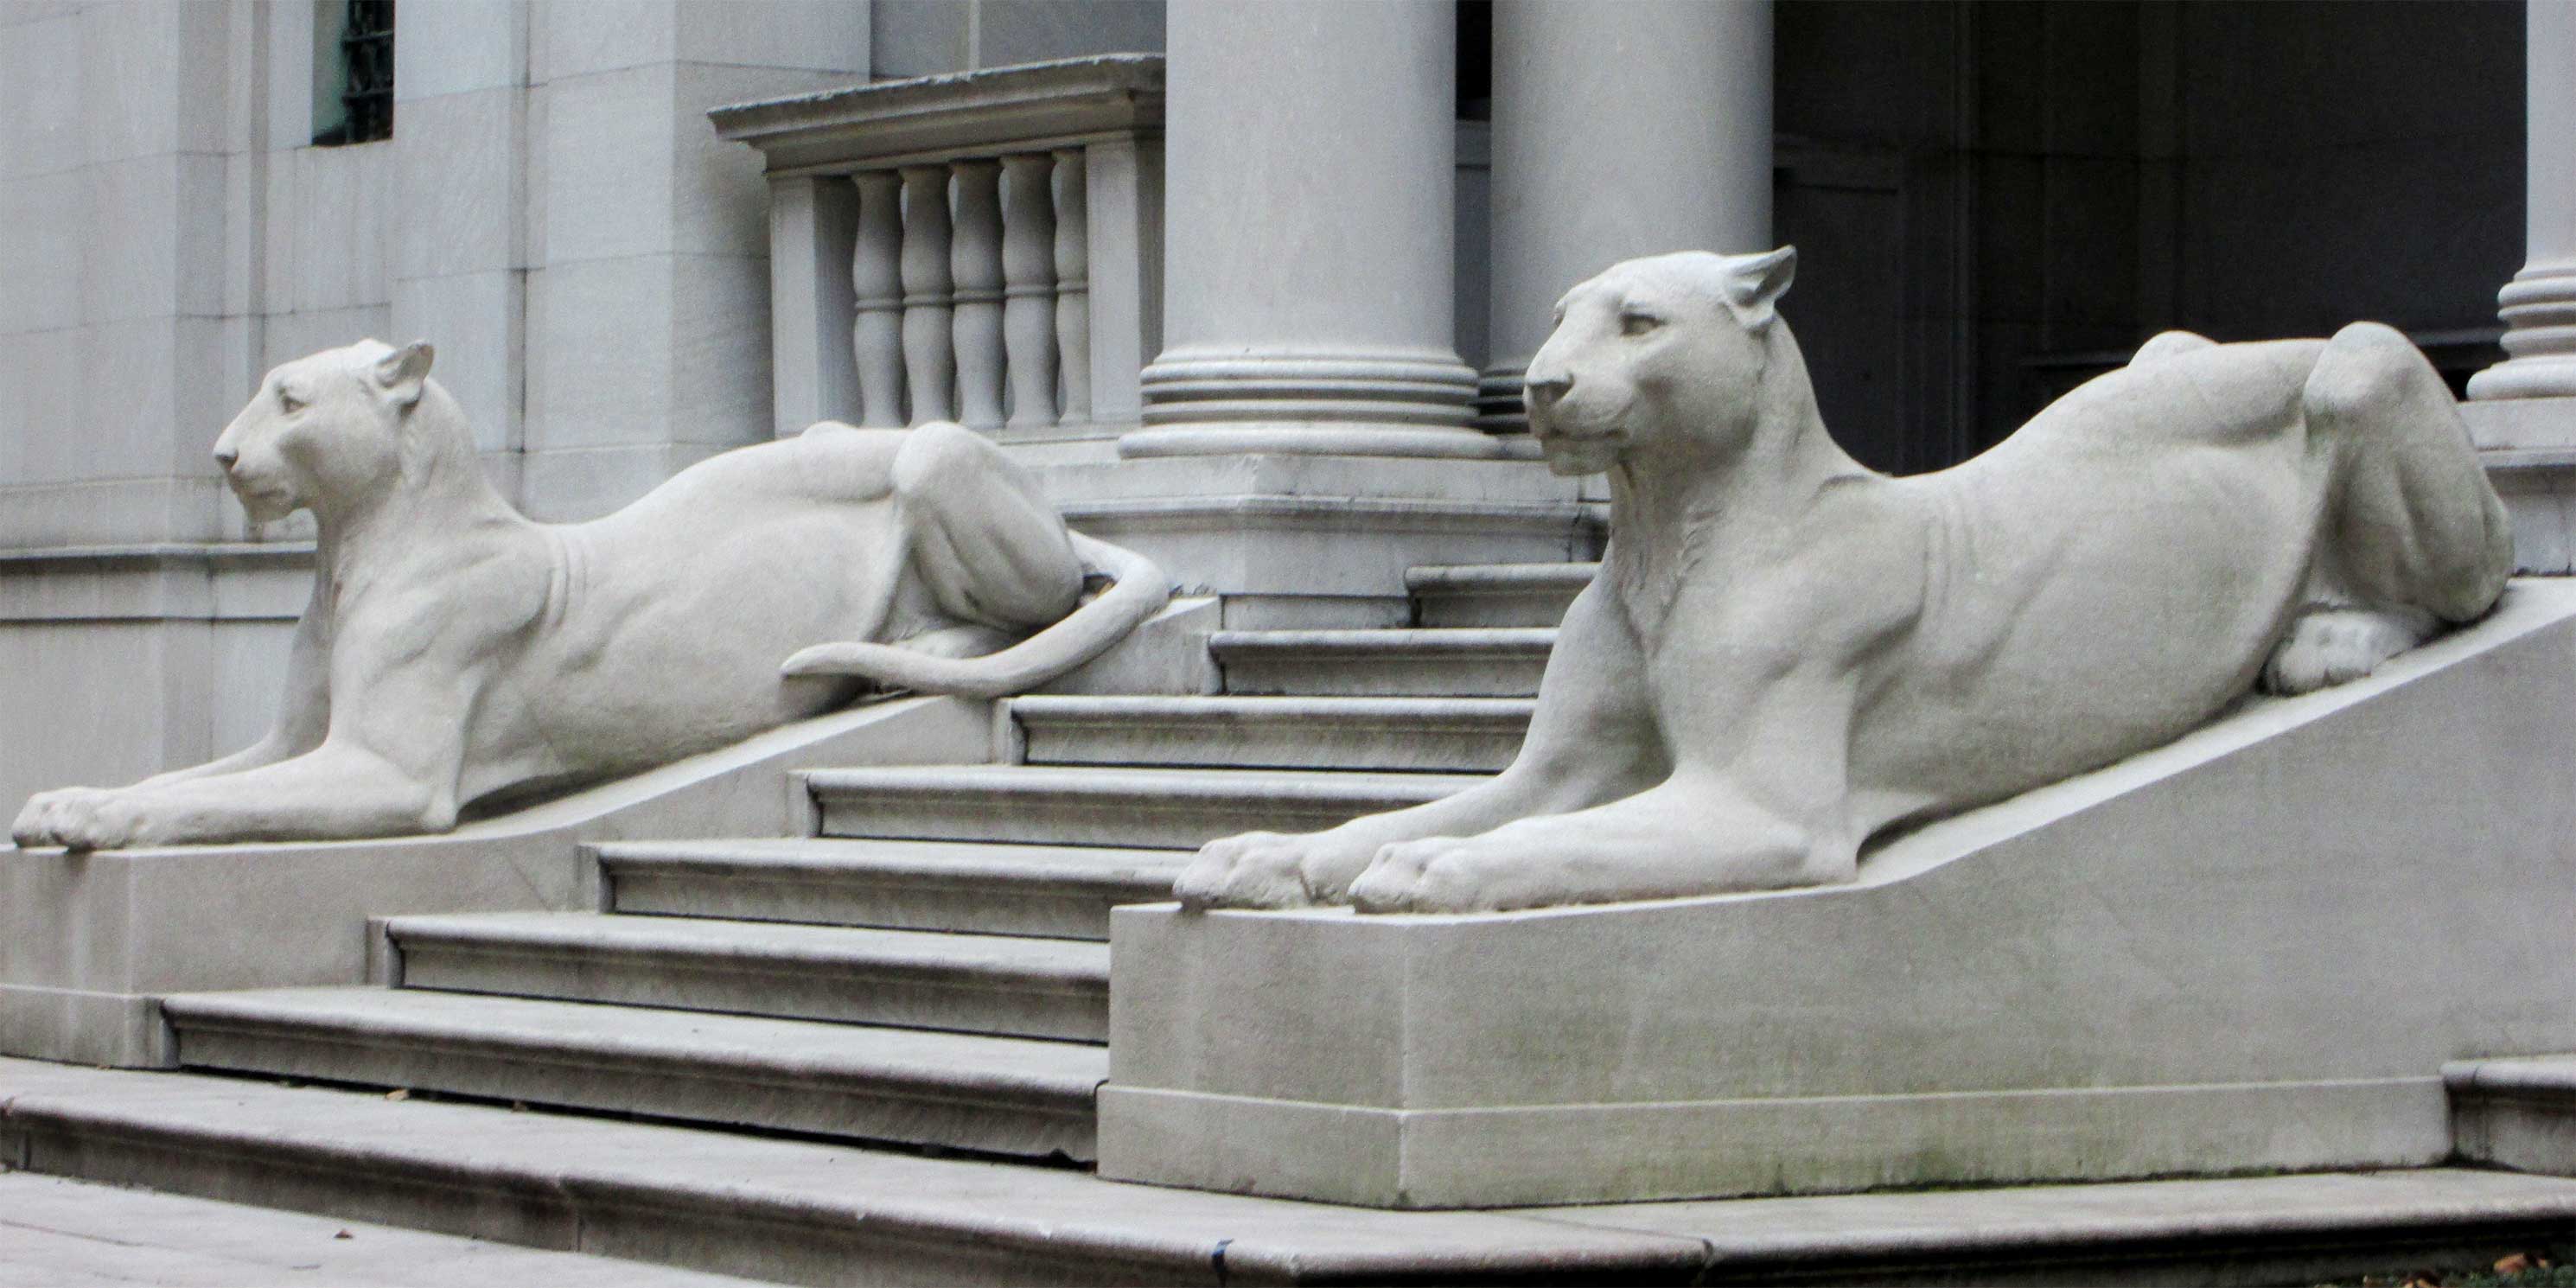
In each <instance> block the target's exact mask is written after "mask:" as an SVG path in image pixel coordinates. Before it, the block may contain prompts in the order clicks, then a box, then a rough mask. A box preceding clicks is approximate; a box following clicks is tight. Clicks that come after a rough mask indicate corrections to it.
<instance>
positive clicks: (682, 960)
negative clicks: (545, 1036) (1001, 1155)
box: [386, 912, 1109, 1042]
mask: <svg viewBox="0 0 2576 1288" xmlns="http://www.w3.org/2000/svg"><path fill="white" fill-rule="evenodd" d="M386 933H387V934H388V935H389V936H390V937H391V939H392V940H393V943H394V946H395V947H396V949H398V950H399V951H400V953H401V955H402V976H401V982H402V983H403V984H404V985H406V986H408V987H412V988H436V989H446V990H449V991H453V992H466V993H494V994H502V995H506V996H512V997H535V998H559V999H567V1000H572V1001H581V1002H616V1003H622V1004H626V1005H633V1006H664V1007H672V1008H676V1009H680V1010H690V1011H725V1012H732V1013H735V1014H740V1015H770V1016H778V1017H782V1018H786V1019H805V1020H840V1021H846V1022H851V1023H858V1024H900V1025H905V1026H908V1027H912V1028H924V1029H949V1030H954V1031H957V1032H965V1033H990V1034H998V1035H1004V1036H1011V1037H1032V1038H1069V1039H1073V1040H1075V1041H1081V1042H1105V1041H1107V1040H1108V1026H1109V946H1108V945H1107V944H1096V943H1082V942H1077V941H1073V940H1064V939H1024V938H1015V937H1011V936H1006V935H949V934H936V933H931V932H926V931H918V930H868V929H859V928H855V927H847V926H799V925H789V924H785V923H781V922H774V921H722V920H716V919H713V918H701V917H638V916H628V915H624V914H615V913H595V912H496V913H477V914H470V915H464V916H441V917H396V918H393V919H392V920H390V921H388V922H387V923H386Z"/></svg>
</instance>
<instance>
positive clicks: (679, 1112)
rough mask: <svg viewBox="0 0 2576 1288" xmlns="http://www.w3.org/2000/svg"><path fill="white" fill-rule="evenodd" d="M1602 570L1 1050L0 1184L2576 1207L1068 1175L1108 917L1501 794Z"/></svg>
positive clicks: (2477, 1138) (718, 1205)
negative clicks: (1287, 842) (362, 960)
mask: <svg viewBox="0 0 2576 1288" xmlns="http://www.w3.org/2000/svg"><path fill="white" fill-rule="evenodd" d="M1591 571H1592V570H1591V568H1590V567H1588V566H1581V565H1569V566H1547V567H1523V566H1507V567H1487V568H1438V569H1423V570H1418V571H1417V572H1415V573H1414V574H1413V575H1412V576H1411V577H1410V578H1409V579H1408V589H1409V591H1410V593H1411V596H1412V602H1413V605H1414V609H1413V616H1414V625H1413V626H1411V627H1408V628H1400V629H1386V630H1332V631H1242V632H1233V631H1229V632H1219V633H1217V634H1215V635H1213V636H1212V637H1211V638H1210V640H1209V647H1210V649H1211V650H1212V653H1213V656H1214V657H1215V659H1216V660H1217V661H1218V662H1219V663H1220V665H1221V666H1222V668H1223V676H1224V684H1223V686H1222V687H1223V689H1224V691H1223V692H1221V693H1216V694H1210V695H1205V696H1189V697H1173V696H1105V697H1095V696H1042V697H1028V698H1021V699H1017V700H1015V701H1012V702H1010V703H1008V704H1006V705H1005V706H1004V708H1003V718H1002V719H1001V721H1000V722H999V733H1000V738H1001V742H1002V745H1003V747H1004V748H1005V749H1006V751H1007V752H1008V754H1007V755H1005V756H1004V757H1003V760H1004V762H1005V763H1000V764H993V765H973V766H948V767H921V768H876V769H833V770H817V771H813V772H810V773H808V774H806V775H804V776H803V785H804V787H805V789H806V792H807V794H808V796H809V797H810V799H811V801H812V810H811V819H812V826H811V827H810V828H809V829H808V831H809V832H810V833H811V834H810V835H804V836H792V837H758V838H741V839H712V840H695V841H653V842H621V843H614V844H599V845H595V846H591V847H588V849H587V850H586V856H587V858H588V859H589V861H591V862H593V863H595V864H596V865H597V869H598V874H599V878H600V879H599V882H598V884H599V888H600V890H601V906H600V908H599V910H598V911H591V912H564V913H508V914H491V915H470V916H408V917H395V918H392V919H390V920H388V921H386V922H384V923H382V925H381V927H380V930H381V933H382V935H383V937H384V940H385V944H386V947H387V948H388V950H389V951H388V953H387V958H388V961H389V963H390V966H389V971H388V974H389V977H390V978H389V982H388V984H386V985H384V986H372V987H344V988H303V989H280V990H267V991H253V992H233V993H214V994H201V995H193V996H175V997H170V998H167V999H166V1006H165V1009H166V1014H167V1016H168V1019H169V1022H170V1024H171V1026H172V1029H173V1031H174V1033H175V1035H176V1040H177V1052H178V1058H179V1060H180V1062H181V1063H182V1064H183V1065H184V1066H186V1068H187V1070H188V1071H186V1072H181V1073H177V1074H170V1073H137V1072H123V1071H115V1070H93V1069H85V1068H78V1067H74V1066H67V1065H53V1064H44V1063H39V1062H29V1061H11V1060H0V1170H5V1169H7V1168H12V1167H15V1168H24V1169H29V1170H34V1171H38V1172H51V1173H55V1174H58V1175H66V1176H79V1177H86V1178H90V1179H94V1180H102V1181H110V1182H117V1183H124V1184H133V1185H143V1186H148V1187H152V1188H156V1189H163V1190H169V1191H176V1192H182V1193H190V1194H196V1195H200V1196H206V1197H214V1198H222V1199H230V1200H233V1201H236V1202H248V1203H254V1204H259V1205H263V1206H269V1207H275V1208H286V1209H295V1210H303V1211H313V1212H322V1213H328V1214H331V1215H333V1216H336V1217H339V1218H342V1219H344V1220H357V1221H375V1222H381V1223H386V1224H394V1225H404V1226H412V1227H417V1228H424V1229H430V1230H439V1231H446V1232H450V1233H458V1234H470V1235H475V1236H478V1237H481V1238H485V1239H492V1240H498V1241H502V1242H509V1243H517V1244H523V1245H530V1246H535V1247H545V1248H562V1249H573V1250H579V1251H584V1252H591V1253H597V1254H602V1255H606V1256H611V1257H623V1258H630V1259H636V1260H645V1261H655V1262H663V1263H669V1264H674V1265H680V1266H687V1267H691V1268H695V1269H700V1270H711V1271H717V1272H721V1273H726V1274H732V1275H740V1276H744V1277H747V1278H753V1279H763V1280H773V1281H782V1282H796V1283H811V1284H858V1283H867V1284H877V1283H957V1282H994V1283H1001V1282H1018V1283H1044V1284H1068V1283H1145V1282H1187V1283H1213V1284H1225V1283H1254V1282H1278V1283H1296V1282H1395V1281H1405V1282H1567V1281H1582V1282H1595V1281H1602V1282H1607V1281H1618V1282H1639V1283H1644V1282H1673V1283H1697V1282H1711V1281H1715V1280H1728V1281H1796V1282H1815V1281H1820V1280H1833V1281H1837V1282H1845V1281H1848V1282H1860V1281H1869V1282H1917V1281H1927V1280H1937V1281H1941V1282H1953V1281H1958V1280H1959V1279H1960V1278H1961V1277H1962V1276H1964V1277H1965V1278H1967V1279H1972V1280H1977V1281H1986V1280H1988V1279H1994V1278H2014V1277H2015V1276H2019V1279H2018V1280H2017V1281H2028V1282H2055V1281H2066V1280H2068V1279H2089V1278H2094V1277H2097V1274H2098V1273H2099V1272H2102V1271H2104V1270H2105V1268H2106V1267H2123V1266H2130V1265H2131V1264H2132V1263H2135V1264H2136V1265H2138V1266H2153V1267H2162V1268H2163V1270H2162V1271H2158V1272H2141V1273H2149V1274H2150V1277H2152V1274H2153V1273H2166V1274H2169V1275H2170V1276H2171V1277H2172V1278H2171V1281H2175V1282H2180V1281H2185V1280H2188V1281H2192V1282H2222V1281H2225V1282H2313V1281H2316V1280H2318V1279H2323V1278H2334V1277H2336V1276H2338V1275H2341V1276H2343V1277H2346V1278H2349V1277H2352V1276H2353V1275H2355V1274H2357V1273H2359V1272H2360V1271H2361V1270H2363V1269H2368V1268H2372V1267H2382V1266H2386V1265H2397V1264H2409V1265H2411V1264H2432V1263H2434V1262H2435V1261H2436V1260H2441V1261H2443V1262H2444V1263H2445V1264H2451V1263H2456V1264H2484V1263H2485V1261H2487V1260H2492V1259H2493V1258H2494V1257H2495V1256H2497V1255H2500V1254H2501V1252H2502V1251H2507V1250H2512V1249H2516V1248H2523V1247H2538V1246H2555V1244H2554V1242H2553V1241H2556V1240H2560V1239H2562V1238H2563V1235H2564V1231H2565V1230H2566V1229H2568V1228H2570V1227H2569V1224H2568V1223H2569V1222H2571V1221H2576V1182H2571V1181H2566V1180H2560V1179H2556V1178H2554V1177H2549V1176H2531V1175H2517V1174H2514V1173H2510V1172H2499V1171H2488V1170H2474V1169H2463V1168H2457V1167H2453V1168H2430V1169H2418V1170H2413V1171H2400V1172H2389V1173H2375V1174H2361V1175H2328V1176H2316V1177H2298V1176H2283V1177H2265V1178H2255V1179H2237V1180H2209V1181H2179V1182H2156V1183H2141V1184H2132V1185H2083V1186H2057V1187H2025V1188H2021V1189H2015V1190H2010V1191H2006V1192H2004V1193H2002V1194H2000V1195H1987V1194H1983V1193H1980V1192H1978V1191H1974V1190H1963V1191H1927V1192H1920V1193H1912V1192H1908V1193H1889V1194H1861V1195H1847V1196H1824V1197H1816V1198H1793V1199H1766V1200H1756V1201H1749V1202H1743V1203H1672V1204H1642V1205H1608V1206H1600V1207H1565V1208H1544V1209H1529V1210H1523V1211H1494V1212H1475V1211H1454V1212H1436V1211H1435V1212H1398V1211H1378V1210H1371V1209H1361V1208H1343V1207H1334V1206H1331V1205H1323V1204H1311V1203H1297V1202H1288V1201H1282V1200H1272V1199H1261V1198H1253V1197H1248V1196H1243V1195H1233V1194H1221V1193H1208V1192H1199V1191H1191V1190H1171V1189H1159V1188H1155V1187H1151V1186H1139V1185H1126V1184H1117V1183H1112V1182H1106V1181H1102V1180H1099V1179H1098V1178H1096V1177H1093V1176H1091V1175H1088V1174H1086V1172H1085V1170H1084V1169H1083V1167H1082V1166H1081V1165H1082V1164H1084V1163H1087V1162H1088V1160H1090V1159H1091V1158H1092V1157H1093V1156H1094V1153H1095V1148H1096V1126H1095V1110H1094V1094H1095V1092H1096V1090H1097V1088H1098V1087H1099V1085H1100V1083H1101V1082H1102V1080H1103V1079H1104V1078H1106V1077H1107V1075H1108V1070H1109V1059H1108V1055H1109V1053H1108V1050H1107V1048H1106V1045H1105V1042H1106V1037H1107V1030H1108V1013H1109V982H1110V975H1109V949H1108V944H1107V942H1106V940H1107V938H1108V933H1109V910H1110V909H1111V908H1112V907H1114V906H1116V905H1118V904H1121V903H1130V902H1143V901H1154V900H1159V899H1161V898H1163V897H1164V896H1165V895H1166V893H1167V892H1168V890H1169V886H1170V881H1171V879H1172V876H1173V875H1174V873H1175V872H1176V871H1177V870H1178V869H1179V867H1180V865H1181V864H1182V863H1183V862H1184V861H1185V860H1186V858H1187V856H1188V854H1189V852H1190V850H1191V849H1192V848H1193V847H1195V846H1196V845H1198V844H1199V843H1201V842H1203V841H1205V840H1206V839H1208V838H1210V837H1212V836H1216V835H1220V834H1223V833H1226V832H1230V831H1234V830H1238V829H1242V828H1247V827H1255V826H1263V827H1278V828H1298V827H1311V826H1320V825H1323V824H1327V823H1330V822H1333V821H1335V820H1338V819H1341V818H1345V817H1348V816H1351V815H1354V814H1357V813H1360V812H1363V811H1368V810H1377V809H1384V808H1388V807H1391V806H1397V805H1403V804H1408V803H1411V802H1415V801H1419V800H1424V799H1428V798H1430V797H1433V796H1436V795H1439V794H1441V793H1443V792H1447V791H1451V790H1454V789H1456V788H1458V787H1460V786H1462V785H1464V784H1466V783H1469V782H1472V781H1474V776H1475V775H1478V774H1483V773H1489V772H1492V771H1494V770H1496V769H1498V768H1500V767H1501V766H1502V765H1503V764H1504V763H1505V762H1506V761H1508V759H1509V758H1510V756H1511V755H1512V752H1513V750H1514V748H1515V747H1516V746H1517V745H1518V743H1519V741H1520V738H1521V734H1522V731H1523V729H1524V728H1525V727H1526V723H1527V721H1528V718H1529V712H1530V705H1531V704H1530V697H1531V695H1532V694H1533V693H1534V692H1535V690H1536V686H1537V678H1538V673H1539V669H1540V667H1541V666H1543V664H1544V661H1545V658H1546V655H1547V650H1548V647H1549V645H1550V643H1551V642H1552V632H1551V631H1550V630H1549V629H1547V628H1546V626H1545V623H1547V622H1549V621H1552V620H1554V619H1555V618H1556V617H1557V616H1559V615H1560V614H1561V613H1562V611H1563V608H1564V605H1565V603H1566V602H1567V600H1568V599H1570V598H1571V596H1572V595H1573V594H1574V593H1575V592H1576V591H1577V590H1578V589H1579V588H1580V587H1581V586H1582V584H1583V583H1584V581H1585V580H1586V579H1587V578H1588V577H1589V575H1590V574H1591ZM2505 1066H2510V1067H2505ZM2568 1068H2569V1061H2568V1060H2567V1059H2566V1058H2564V1057H2557V1058H2551V1059H2546V1060H2527V1061H2506V1062H2473V1063H2470V1064H2463V1065H2461V1066H2459V1067H2457V1068H2454V1069H2451V1070H2448V1071H2446V1072H2447V1073H2448V1074H2449V1075H2450V1077H2451V1081H2452V1084H2453V1096H2454V1101H2455V1104H2456V1105H2457V1107H2458V1112H2459V1113H2460V1114H2461V1124H2460V1131H2461V1153H2462V1155H2463V1158H2464V1160H2466V1161H2471V1162H2487V1163H2496V1162H2500V1163H2504V1164H2506V1165H2508V1166H2522V1167H2530V1168H2534V1169H2535V1170H2543V1171H2567V1170H2576V1164H2571V1163H2570V1162H2569V1161H2568V1147H2567V1145H2566V1143H2565V1142H2566V1141H2568V1140H2576V1134H2571V1133H2570V1131H2569V1129H2568V1128H2567V1127H2566V1126H2565V1124H2566V1123H2567V1122H2570V1121H2576V1113H2570V1112H2569V1111H2568V1109H2567V1106H2568V1105H2569V1104H2576V1097H2571V1095H2570V1093H2569V1091H2568V1088H2570V1087H2576V1077H2571V1076H2570V1075H2569V1073H2568V1072H2567V1070H2568ZM209 1075H248V1076H209ZM281 1083H282V1084H283V1085H280V1084H281ZM522 1110H535V1111H539V1112H521V1111H522ZM2517 1115H2518V1116H2517ZM2526 1119H2530V1120H2532V1121H2531V1122H2526V1121H2525V1120H2526ZM2534 1124H2537V1125H2534ZM2508 1137H2510V1139H2508ZM889 1146H892V1147H889ZM2320 1249H2326V1250H2329V1251H2323V1252H2321V1251H2320Z"/></svg>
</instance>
